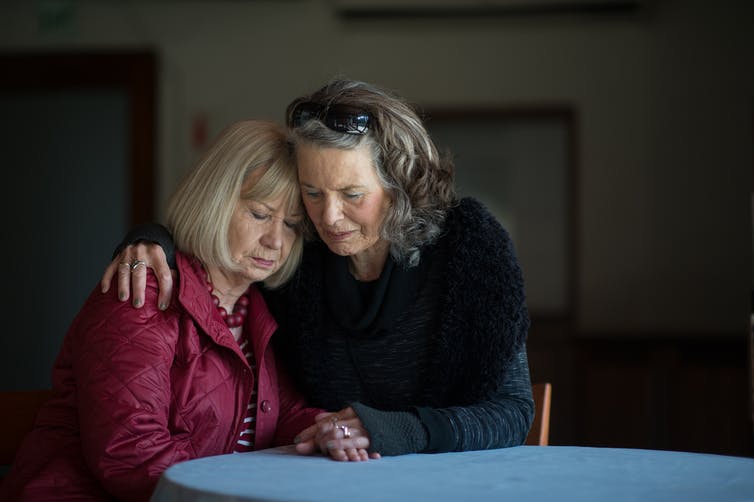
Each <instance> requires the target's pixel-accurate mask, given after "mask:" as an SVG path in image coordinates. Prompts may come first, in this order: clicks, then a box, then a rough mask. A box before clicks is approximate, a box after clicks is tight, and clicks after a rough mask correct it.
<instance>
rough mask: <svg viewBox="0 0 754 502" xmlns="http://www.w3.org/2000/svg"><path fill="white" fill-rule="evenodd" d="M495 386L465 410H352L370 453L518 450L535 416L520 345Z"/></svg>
mask: <svg viewBox="0 0 754 502" xmlns="http://www.w3.org/2000/svg"><path fill="white" fill-rule="evenodd" d="M499 383H500V385H499V386H498V388H497V390H496V391H494V392H493V393H491V394H490V395H489V396H488V398H487V399H484V400H481V401H479V402H477V403H474V404H471V405H468V406H454V407H449V408H428V407H417V408H414V410H413V413H412V412H399V411H381V410H376V409H374V408H370V407H368V406H366V405H364V404H361V403H352V406H353V408H354V411H356V413H357V414H358V415H359V418H360V419H361V421H362V423H363V424H364V427H365V428H366V429H367V430H368V431H369V434H370V437H371V439H372V444H371V446H370V451H374V452H378V453H380V454H382V455H386V456H388V455H402V454H406V453H416V452H426V453H440V452H447V451H468V450H484V449H491V448H504V447H508V446H517V445H520V444H522V443H523V442H524V441H525V440H526V435H527V434H528V432H529V427H530V425H531V421H532V418H533V416H534V401H533V399H532V395H531V381H530V378H529V366H528V363H527V359H526V348H525V346H524V347H523V348H522V349H521V350H520V351H519V352H518V353H517V354H516V355H515V357H514V360H513V361H511V364H510V365H509V366H508V367H507V369H506V371H505V373H504V374H503V375H500V378H499Z"/></svg>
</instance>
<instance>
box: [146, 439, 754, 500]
mask: <svg viewBox="0 0 754 502" xmlns="http://www.w3.org/2000/svg"><path fill="white" fill-rule="evenodd" d="M484 499H494V500H525V501H540V500H541V501H544V500H547V501H551V500H578V501H580V502H583V501H590V500H594V501H606V500H609V501H624V500H626V501H627V500H631V501H648V500H662V501H673V500H679V501H680V500H682V501H684V502H688V501H705V502H708V501H715V502H718V501H727V500H736V501H743V500H754V459H752V458H745V457H729V456H723V455H709V454H698V453H686V452H672V451H660V450H638V449H622V448H590V447H574V446H544V447H539V446H519V447H516V448H504V449H498V450H484V451H471V452H459V453H443V454H413V455H403V456H399V457H383V458H382V459H380V460H370V461H367V462H336V461H333V460H330V459H329V458H326V457H322V456H313V457H304V456H298V455H296V453H295V451H294V450H293V447H290V446H286V447H281V448H274V449H269V450H262V451H258V452H251V453H240V454H231V455H220V456H216V457H206V458H200V459H196V460H192V461H189V462H183V463H180V464H176V465H174V466H172V467H171V468H169V469H168V470H167V471H165V473H164V474H163V476H162V478H161V479H160V482H159V484H158V486H157V489H156V490H155V493H154V496H153V498H152V500H153V501H155V502H164V501H173V500H180V501H191V500H197V501H198V500H201V501H215V500H217V501H222V500H228V501H230V500H234V501H240V500H254V501H260V500H265V501H292V500H299V501H327V502H333V501H335V500H346V501H351V500H354V501H359V502H364V501H370V500H432V501H442V500H448V501H453V502H459V501H461V500H484Z"/></svg>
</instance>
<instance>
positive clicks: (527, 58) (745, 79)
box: [0, 0, 754, 334]
mask: <svg viewBox="0 0 754 502" xmlns="http://www.w3.org/2000/svg"><path fill="white" fill-rule="evenodd" d="M643 3H644V4H645V8H643V9H641V10H639V11H638V12H637V13H634V14H611V15H582V14H579V15H576V14H574V15H547V16H523V17H522V16H517V17H497V18H494V17H493V18H485V19H461V20H450V19H443V20H426V19H424V20H416V19H410V20H407V19H404V20H369V21H365V20H346V19H343V18H341V17H339V16H338V15H337V14H336V13H335V12H334V10H333V3H332V2H329V1H326V0H287V1H285V0H279V1H243V2H242V1H213V2H209V1H206V2H203V1H193V2H192V1H177V0H175V1H151V2H149V1H138V0H132V1H122V2H114V1H111V2H95V1H89V2H85V1H80V2H66V1H56V2H15V3H13V2H11V3H7V2H3V4H2V5H0V49H2V50H6V51H9V50H10V51H12V50H26V49H44V50H63V51H66V50H72V49H76V50H78V49H97V50H100V49H103V48H113V49H124V48H144V47H148V48H153V49H154V50H155V51H156V52H157V53H158V55H159V59H160V67H161V68H160V75H159V86H160V89H159V93H158V96H159V117H158V120H159V137H158V148H159V151H158V166H159V183H160V186H159V200H158V205H159V207H160V208H162V207H163V205H164V201H165V199H166V196H167V194H169V193H170V191H171V190H172V189H173V187H174V186H175V183H176V182H177V180H178V179H179V178H180V176H181V175H182V174H183V173H184V172H185V170H186V169H187V168H188V167H189V166H190V164H191V161H192V160H193V158H194V157H195V154H196V152H195V151H193V149H192V147H191V144H190V123H191V120H192V118H193V117H195V116H197V115H199V114H206V116H207V117H208V119H209V124H210V132H211V133H212V134H214V133H216V132H217V131H218V130H219V128H220V127H221V126H223V125H224V124H227V123H228V122H231V121H233V120H236V119H238V118H242V117H249V116H253V117H267V118H273V119H282V110H283V109H284V107H285V105H286V104H287V102H288V101H289V100H290V99H291V98H292V97H294V96H296V95H298V94H300V93H302V92H304V91H307V90H310V89H312V88H314V87H316V86H317V85H319V84H321V83H322V82H323V81H325V80H326V79H328V78H329V77H331V76H332V75H334V74H337V73H343V74H346V75H348V76H350V77H354V78H359V79H363V80H369V81H373V82H376V83H379V84H382V85H385V86H387V87H390V88H393V89H395V90H397V91H399V92H400V93H401V94H403V95H404V96H406V97H408V98H409V99H410V100H412V101H414V102H416V103H418V104H421V105H422V106H424V107H433V106H459V105H467V104H474V105H480V104H481V105H491V106H496V107H504V106H509V105H511V106H515V105H521V104H540V103H553V102H555V103H565V104H569V105H572V106H573V107H574V108H575V109H576V110H577V113H578V117H579V131H578V134H579V145H578V147H579V160H580V162H579V166H578V169H579V171H580V178H579V184H578V189H579V192H580V200H579V204H578V206H579V211H580V219H579V226H580V234H579V235H578V236H577V243H578V249H579V250H580V254H579V259H578V263H579V275H578V286H579V293H578V298H577V302H576V303H577V305H578V312H577V314H578V321H579V326H580V328H581V329H582V330H584V331H588V332H595V333H597V332H602V331H610V332H616V331H619V332H657V331H672V332H677V333H680V334H684V333H692V332H703V333H708V332H714V333H736V332H743V330H745V329H746V327H747V323H748V312H749V295H750V290H751V282H752V280H751V277H752V271H751V268H752V267H751V262H752V251H751V245H752V244H751V243H752V240H751V239H752V238H751V235H752V234H751V213H750V190H751V186H752V181H751V172H752V150H753V149H754V147H753V145H752V138H753V136H754V135H753V133H752V116H753V115H754V109H753V103H754V69H753V64H752V62H753V61H754V35H753V34H754V8H752V6H751V4H750V3H749V2H748V1H746V0H741V1H733V0H726V1H719V2H706V1H702V0H688V1H681V0H678V1H672V0H656V1H652V2H650V1H649V0H647V1H645V2H643Z"/></svg>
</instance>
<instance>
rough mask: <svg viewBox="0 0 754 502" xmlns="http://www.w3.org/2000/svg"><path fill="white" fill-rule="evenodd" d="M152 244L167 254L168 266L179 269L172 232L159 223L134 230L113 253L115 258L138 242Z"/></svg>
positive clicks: (140, 226)
mask: <svg viewBox="0 0 754 502" xmlns="http://www.w3.org/2000/svg"><path fill="white" fill-rule="evenodd" d="M142 241H146V242H152V243H154V244H157V245H158V246H160V247H161V248H162V250H163V251H164V252H165V257H166V258H167V261H168V266H169V267H170V268H172V269H176V268H178V266H177V265H176V263H175V243H174V242H173V236H172V235H171V234H170V231H169V230H168V229H167V228H165V227H164V226H162V225H160V224H159V223H144V224H142V225H137V226H135V227H134V228H132V229H131V230H130V231H129V232H128V233H127V234H126V236H125V237H124V238H123V240H122V241H121V243H120V244H118V246H117V247H116V248H115V251H113V256H112V257H113V258H115V257H116V256H118V254H120V252H121V251H123V250H124V249H125V248H126V247H127V246H130V245H131V244H136V243H138V242H142Z"/></svg>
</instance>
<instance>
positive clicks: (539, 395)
mask: <svg viewBox="0 0 754 502" xmlns="http://www.w3.org/2000/svg"><path fill="white" fill-rule="evenodd" d="M531 393H532V397H534V422H532V424H531V429H530V430H529V435H528V436H526V442H525V443H524V444H527V445H530V446H547V445H548V443H549V440H550V400H551V399H552V385H551V384H550V383H547V382H545V383H535V384H532V386H531Z"/></svg>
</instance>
